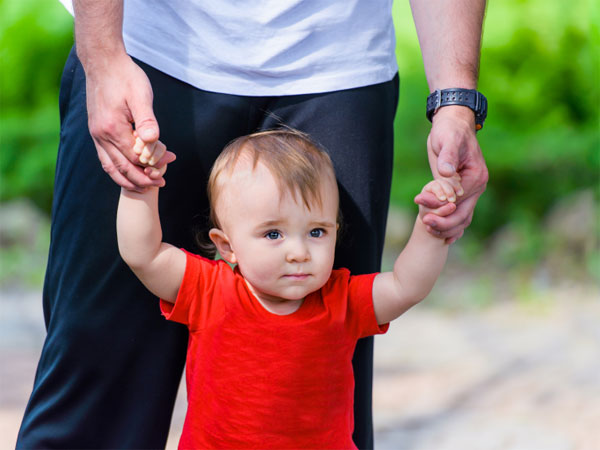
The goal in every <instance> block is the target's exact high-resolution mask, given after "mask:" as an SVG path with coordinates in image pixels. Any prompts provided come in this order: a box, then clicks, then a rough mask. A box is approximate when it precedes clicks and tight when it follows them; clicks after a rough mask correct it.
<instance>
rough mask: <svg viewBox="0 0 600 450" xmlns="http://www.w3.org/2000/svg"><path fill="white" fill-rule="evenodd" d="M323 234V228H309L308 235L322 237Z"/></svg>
mask: <svg viewBox="0 0 600 450" xmlns="http://www.w3.org/2000/svg"><path fill="white" fill-rule="evenodd" d="M324 234H325V230H324V229H323V228H315V229H314V230H310V237H314V238H318V237H322V236H323V235H324Z"/></svg>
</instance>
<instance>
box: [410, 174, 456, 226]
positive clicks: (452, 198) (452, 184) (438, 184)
mask: <svg viewBox="0 0 600 450" xmlns="http://www.w3.org/2000/svg"><path fill="white" fill-rule="evenodd" d="M422 192H431V193H432V194H433V195H435V196H436V197H437V199H438V200H440V201H442V202H443V201H446V204H444V205H442V206H440V207H439V208H437V209H431V208H427V207H425V206H423V205H419V217H421V218H423V216H424V215H425V214H428V213H433V214H437V215H438V216H441V217H444V216H447V215H449V214H452V213H453V212H454V211H455V210H456V199H457V198H458V197H460V196H461V195H463V194H464V190H463V188H462V186H461V184H460V175H458V174H456V175H454V176H453V177H450V178H446V177H440V178H438V179H436V180H433V181H430V182H429V183H427V184H426V185H425V187H424V188H423V191H422ZM428 228H429V227H428Z"/></svg>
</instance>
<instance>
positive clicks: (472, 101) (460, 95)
mask: <svg viewBox="0 0 600 450" xmlns="http://www.w3.org/2000/svg"><path fill="white" fill-rule="evenodd" d="M449 105H461V106H467V107H469V108H471V109H472V110H473V112H475V126H476V128H477V130H481V128H483V122H484V121H485V118H486V117H487V98H485V96H484V95H483V94H482V93H481V92H479V91H476V90H475V89H462V88H453V89H442V90H440V89H436V90H435V91H434V92H432V93H431V94H430V95H429V96H428V97H427V118H428V119H429V121H430V122H431V120H432V118H433V115H434V114H435V113H436V112H437V110H438V109H440V108H441V107H442V106H449Z"/></svg>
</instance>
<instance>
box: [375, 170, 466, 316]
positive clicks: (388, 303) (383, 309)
mask: <svg viewBox="0 0 600 450" xmlns="http://www.w3.org/2000/svg"><path fill="white" fill-rule="evenodd" d="M423 191H428V192H432V193H433V194H435V195H436V196H437V197H438V199H440V200H442V201H444V200H447V201H448V203H446V204H445V205H443V206H441V207H440V208H438V209H436V210H429V209H427V208H425V207H423V206H419V215H418V217H417V220H416V221H415V226H414V228H413V232H412V235H411V237H410V239H409V240H408V243H407V244H406V247H404V249H403V250H402V252H401V253H400V255H399V256H398V258H397V259H396V262H395V264H394V270H393V272H384V273H380V274H378V275H377V276H376V277H375V281H374V283H373V306H374V308H375V316H376V317H377V322H378V323H379V324H380V325H381V324H384V323H388V322H390V321H392V320H394V319H396V318H397V317H398V316H400V315H401V314H403V313H404V312H405V311H406V310H408V309H409V308H410V307H412V306H414V305H416V304H417V303H419V302H420V301H421V300H423V299H424V298H425V297H426V296H427V295H428V294H429V292H430V291H431V289H432V288H433V285H434V284H435V281H436V280H437V278H438V277H439V275H440V273H441V271H442V269H443V267H444V264H445V263H446V258H447V256H448V247H449V246H448V244H446V243H445V239H443V238H436V237H434V236H433V235H431V234H430V233H429V232H428V227H427V226H426V225H425V224H423V222H422V221H421V219H422V217H423V216H424V215H425V214H426V213H428V212H433V213H435V214H438V215H439V216H446V215H448V214H451V213H452V212H453V211H454V210H455V209H456V205H455V204H454V202H455V201H456V197H460V196H461V195H463V189H462V186H461V185H460V178H458V175H457V176H456V177H454V178H445V179H440V180H434V181H432V182H430V183H428V184H427V185H426V186H425V187H424V188H423Z"/></svg>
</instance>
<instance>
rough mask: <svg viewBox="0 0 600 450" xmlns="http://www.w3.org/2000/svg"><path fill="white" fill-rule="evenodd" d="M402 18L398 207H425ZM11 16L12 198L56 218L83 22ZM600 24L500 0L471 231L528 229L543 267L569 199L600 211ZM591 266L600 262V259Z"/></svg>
mask: <svg viewBox="0 0 600 450" xmlns="http://www.w3.org/2000/svg"><path fill="white" fill-rule="evenodd" d="M394 15H395V20H396V34H397V41H398V50H397V54H398V63H399V67H400V73H401V94H400V103H399V108H398V114H397V120H396V156H395V169H394V170H395V172H394V183H393V190H392V201H393V203H394V204H396V205H398V206H400V207H404V208H414V206H413V204H412V199H413V197H414V196H415V195H416V194H417V193H418V192H419V191H420V189H421V186H422V185H423V184H424V183H425V182H426V181H427V180H428V179H429V178H430V176H431V173H430V171H429V167H428V163H427V158H426V150H425V142H426V138H427V133H428V131H429V122H427V120H426V119H425V107H424V106H425V97H426V95H427V94H428V88H427V84H426V81H425V77H424V73H423V65H422V62H421V58H420V52H419V47H418V42H417V37H416V32H415V29H414V24H413V23H412V18H411V15H410V7H409V5H408V1H396V2H395V5H394ZM0 17H1V19H0V20H1V22H0V23H1V29H0V61H1V66H0V71H1V72H0V75H1V80H0V83H1V84H0V95H1V98H0V107H1V109H0V146H1V148H2V149H1V151H0V182H1V184H0V201H6V200H9V199H12V198H17V197H23V196H24V197H28V198H30V199H32V200H33V201H34V202H35V204H37V205H38V206H39V207H40V208H42V209H43V210H44V211H46V212H49V211H50V207H51V200H52V183H53V172H54V164H55V157H56V149H57V146H58V141H59V120H58V107H57V99H58V87H59V82H60V76H61V72H62V65H63V63H64V61H65V59H66V57H67V54H68V52H69V49H70V47H71V45H72V39H73V32H72V18H71V16H70V15H69V14H68V13H67V12H66V10H64V8H63V7H62V6H61V5H60V3H59V2H58V0H19V1H16V0H3V1H1V2H0ZM599 23H600V20H599V17H598V11H597V9H594V7H593V6H592V2H591V1H582V2H547V1H544V0H503V1H502V2H499V1H492V2H489V5H488V10H487V18H486V22H485V29H484V39H483V44H482V59H481V70H480V73H481V75H480V83H479V89H480V90H481V91H482V92H484V93H485V95H486V96H487V97H488V100H489V115H488V120H487V122H486V125H485V128H484V129H483V131H482V132H480V133H479V142H480V145H481V148H482V150H483V153H484V155H485V158H486V161H487V163H488V167H489V170H490V182H489V184H488V189H487V191H486V193H485V195H484V196H483V197H482V198H481V200H480V201H479V203H478V206H477V210H476V214H475V219H474V221H473V224H472V225H471V227H470V229H469V235H470V236H471V237H472V239H475V240H476V241H478V242H486V238H488V237H490V236H492V235H493V233H495V232H496V231H497V230H499V229H501V228H502V227H503V226H504V225H506V224H511V223H512V224H516V225H515V226H516V227H517V228H519V229H521V230H523V233H532V236H531V239H530V241H529V243H528V244H527V245H526V246H525V248H522V249H521V254H520V255H516V258H517V259H522V260H524V261H530V260H535V259H536V258H539V257H540V255H541V254H542V253H543V249H544V246H545V241H544V240H543V239H542V240H540V238H539V236H536V233H535V230H540V228H541V225H542V222H543V220H544V216H545V215H546V214H547V213H548V211H550V210H551V208H552V207H553V205H554V204H555V203H556V202H557V201H558V200H559V199H561V198H564V197H565V196H567V195H569V194H571V193H573V192H576V191H580V190H583V189H590V188H591V189H592V190H593V192H594V195H595V199H596V204H597V200H598V198H599V193H600V184H599V173H600V151H599V150H600V140H599V139H600V137H599V136H600V132H599V113H598V109H599V104H600V89H599V86H600V78H599V70H600V69H599V51H598V50H599V43H600V37H599V31H598V24H599ZM597 231H598V230H597V229H596V232H597ZM593 238H594V237H591V239H593ZM469 245H471V246H472V244H469ZM465 248H470V247H469V246H465ZM480 248H481V245H478V246H476V250H475V251H474V252H471V253H475V252H476V251H477V249H480ZM595 254H597V253H595ZM586 258H588V259H589V260H590V261H594V263H593V264H592V265H593V266H594V267H597V266H599V264H598V258H597V257H590V256H589V255H587V256H586Z"/></svg>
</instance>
